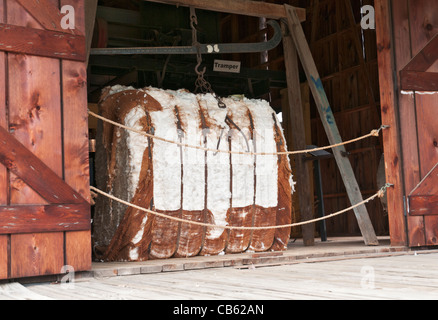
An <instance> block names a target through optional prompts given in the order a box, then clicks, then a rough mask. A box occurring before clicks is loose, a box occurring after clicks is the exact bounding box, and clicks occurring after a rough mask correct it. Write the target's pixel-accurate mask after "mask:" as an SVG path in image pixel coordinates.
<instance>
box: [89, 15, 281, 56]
mask: <svg viewBox="0 0 438 320" xmlns="http://www.w3.org/2000/svg"><path fill="white" fill-rule="evenodd" d="M267 23H268V24H269V25H270V26H271V27H272V28H273V29H274V31H275V32H274V36H273V37H272V38H271V39H270V40H269V41H267V42H257V43H223V44H201V47H200V52H201V54H219V53H252V52H264V51H268V50H272V49H274V48H276V47H277V46H278V45H279V44H280V42H281V40H282V35H281V28H280V25H279V24H278V22H277V21H275V20H270V21H268V22H267ZM197 53H198V51H197V48H196V47H193V46H181V47H138V48H93V49H91V52H90V54H91V55H136V54H138V55H143V54H164V55H169V54H197Z"/></svg>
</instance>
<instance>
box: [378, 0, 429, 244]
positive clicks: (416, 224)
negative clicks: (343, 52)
mask: <svg viewBox="0 0 438 320" xmlns="http://www.w3.org/2000/svg"><path fill="white" fill-rule="evenodd" d="M436 12H438V2H437V1H435V0H409V1H408V0H398V1H396V2H394V1H388V0H378V1H376V25H377V27H378V28H377V29H378V30H377V38H378V48H379V69H380V80H381V81H380V89H381V97H382V99H381V100H382V121H383V123H384V124H389V125H391V128H390V129H389V130H387V131H386V132H384V139H383V141H384V149H385V162H386V171H387V172H386V174H387V181H388V182H390V183H393V184H394V188H392V189H391V190H389V191H388V204H389V206H388V209H389V221H390V228H391V240H392V241H391V242H392V244H393V245H408V246H410V247H423V246H436V245H438V209H437V207H436V203H437V199H436V195H437V189H436V185H437V183H438V180H437V179H438V178H437V176H436V174H437V169H436V166H437V162H438V143H437V141H438V120H437V117H436V114H437V111H438V109H437V105H438V92H427V93H425V92H417V91H407V90H406V89H405V90H403V88H404V86H405V83H404V81H402V77H403V75H404V73H403V72H402V71H403V70H404V69H405V68H406V66H407V65H412V64H411V62H413V61H415V60H416V59H415V57H420V58H422V59H421V60H424V59H423V58H427V57H428V56H429V55H427V54H426V52H427V50H429V49H428V48H430V47H429V46H428V44H429V45H430V41H432V39H434V37H435V36H436V35H437V34H438V28H437V27H436V26H438V15H437V14H436ZM432 45H433V43H432ZM423 50H426V51H423ZM413 59H414V60H413ZM423 65H424V64H423ZM394 71H395V72H394ZM419 71H425V72H430V73H436V72H438V63H430V64H429V65H427V70H419ZM406 230H407V232H406Z"/></svg>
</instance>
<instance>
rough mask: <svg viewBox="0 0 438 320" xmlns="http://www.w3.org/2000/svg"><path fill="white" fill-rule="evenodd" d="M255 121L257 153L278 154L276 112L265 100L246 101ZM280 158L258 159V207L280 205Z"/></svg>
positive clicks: (262, 157)
mask: <svg viewBox="0 0 438 320" xmlns="http://www.w3.org/2000/svg"><path fill="white" fill-rule="evenodd" d="M244 102H245V104H246V106H247V107H248V109H249V110H250V111H251V114H252V117H253V121H254V136H255V142H256V143H255V145H256V150H255V151H256V152H258V153H260V152H261V153H276V152H277V144H276V142H275V132H274V119H273V117H272V114H273V113H275V112H274V110H272V108H271V107H270V106H269V104H268V102H267V101H264V100H249V99H244ZM277 161H278V158H277V156H276V155H271V156H257V158H256V176H257V181H256V201H255V202H256V203H255V204H256V205H258V206H260V207H263V208H274V207H276V206H277V204H278V162H277Z"/></svg>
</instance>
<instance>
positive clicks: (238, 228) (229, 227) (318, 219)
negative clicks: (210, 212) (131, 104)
mask: <svg viewBox="0 0 438 320" xmlns="http://www.w3.org/2000/svg"><path fill="white" fill-rule="evenodd" d="M391 186H392V185H391V184H389V183H387V184H386V185H385V186H384V187H382V188H381V189H380V190H379V191H378V192H377V193H376V194H375V195H373V196H372V197H369V198H368V199H366V200H364V201H362V202H360V203H358V204H356V205H354V206H351V207H349V208H347V209H344V210H341V211H338V212H336V213H332V214H330V215H327V216H324V217H321V218H317V219H313V220H309V221H304V222H299V223H293V224H286V225H281V226H271V227H233V226H219V225H215V224H210V223H203V222H197V221H190V220H185V219H181V218H176V217H171V216H168V215H166V214H163V213H159V212H155V211H152V210H148V209H145V208H142V207H139V206H137V205H135V204H132V203H129V202H127V201H124V200H122V199H119V198H117V197H114V196H112V195H110V194H108V193H106V192H103V191H101V190H99V189H97V188H95V187H93V186H91V187H90V189H91V190H92V191H94V192H96V193H99V194H101V195H103V196H105V197H107V198H109V199H112V200H115V201H117V202H119V203H121V204H124V205H127V206H130V207H132V208H134V209H137V210H140V211H143V212H146V213H149V214H152V215H155V216H158V217H162V218H165V219H168V220H173V221H177V222H182V223H186V224H192V225H198V226H202V227H210V228H220V229H224V230H274V229H285V228H292V227H298V226H303V225H306V224H311V223H315V222H319V221H323V220H327V219H331V218H333V217H336V216H339V215H341V214H343V213H346V212H349V211H351V210H353V209H355V208H357V207H360V206H362V205H364V204H366V203H368V202H370V201H373V200H374V199H376V198H383V196H384V195H385V193H386V190H387V189H388V188H389V187H391Z"/></svg>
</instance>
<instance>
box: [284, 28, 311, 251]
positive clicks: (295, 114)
mask: <svg viewBox="0 0 438 320" xmlns="http://www.w3.org/2000/svg"><path fill="white" fill-rule="evenodd" d="M282 28H283V34H284V37H283V46H284V56H285V64H286V78H287V88H288V90H287V94H288V103H289V118H290V119H289V121H290V125H291V130H292V132H293V134H292V139H293V144H294V147H295V148H296V149H297V150H304V149H306V135H305V128H304V115H303V108H302V102H301V89H300V77H299V68H298V57H297V49H296V47H295V44H294V42H293V40H292V37H291V36H290V34H287V35H286V33H288V32H287V26H286V25H284V24H283V25H282ZM295 167H296V170H295V178H296V181H297V192H298V199H299V202H300V212H301V220H302V221H309V220H312V219H313V218H314V217H313V206H312V198H313V192H312V191H311V188H310V186H311V181H310V175H309V170H308V167H307V162H305V161H304V158H303V155H296V156H295ZM301 230H302V233H303V242H304V245H305V246H313V245H315V224H309V225H304V226H302V228H301Z"/></svg>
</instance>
